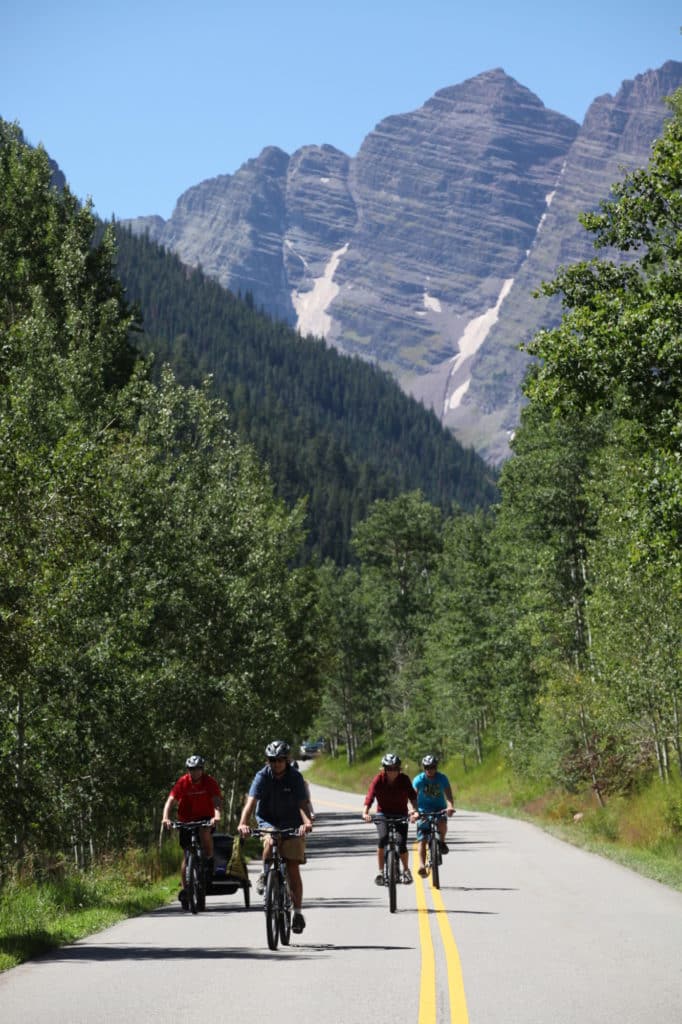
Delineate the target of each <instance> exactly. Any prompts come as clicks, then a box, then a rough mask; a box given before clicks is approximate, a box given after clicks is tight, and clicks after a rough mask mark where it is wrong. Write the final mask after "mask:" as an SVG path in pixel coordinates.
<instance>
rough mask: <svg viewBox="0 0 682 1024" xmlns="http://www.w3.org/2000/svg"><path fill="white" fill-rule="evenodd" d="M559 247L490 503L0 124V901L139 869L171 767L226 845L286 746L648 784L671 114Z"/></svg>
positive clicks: (653, 733)
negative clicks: (42, 881) (257, 784)
mask: <svg viewBox="0 0 682 1024" xmlns="http://www.w3.org/2000/svg"><path fill="white" fill-rule="evenodd" d="M582 220H583V224H584V227H585V230H586V231H588V232H590V234H591V236H592V237H593V239H594V243H595V256H594V258H593V259H592V260H589V261H587V262H584V263H580V264H576V265H572V266H568V267H558V268H556V274H555V277H554V279H553V280H552V281H550V282H548V283H547V284H546V285H545V286H544V288H545V289H546V291H547V292H548V294H555V295H558V296H560V297H561V300H562V303H563V310H564V313H563V317H562V320H561V322H560V324H559V325H558V326H557V327H555V328H553V329H551V330H549V329H548V330H546V331H542V332H540V334H538V335H537V336H536V338H534V339H533V341H532V342H531V343H530V344H529V346H528V349H529V352H530V354H531V355H532V356H534V357H535V361H534V363H533V367H532V369H531V371H530V372H529V374H528V377H527V379H526V382H525V386H524V387H525V395H526V398H527V403H526V407H525V409H524V413H523V419H522V422H521V424H520V426H519V429H518V431H517V432H516V435H515V439H514V442H513V454H512V456H511V458H510V459H509V460H508V461H507V463H506V464H505V465H504V467H503V469H502V471H501V473H500V475H499V479H493V478H492V475H491V474H490V472H488V471H485V470H484V467H482V466H481V465H480V464H479V462H478V460H476V459H475V457H474V456H473V455H472V454H467V453H462V452H461V450H460V449H459V448H458V446H456V445H455V444H450V442H449V441H445V440H444V439H443V438H442V437H441V435H440V433H439V428H438V427H437V424H436V423H434V422H433V420H432V418H431V417H430V414H426V413H425V412H423V411H421V412H418V411H415V407H414V403H410V402H409V401H408V400H404V399H401V398H400V397H399V396H398V394H397V392H396V389H395V388H394V387H393V385H392V383H391V382H390V381H389V380H388V379H387V378H385V377H384V376H383V375H382V374H379V373H378V372H377V371H375V370H373V369H372V368H371V367H370V368H367V367H365V366H363V365H362V364H360V363H357V362H354V361H352V360H347V359H345V358H344V357H341V356H339V355H338V354H336V353H334V352H331V351H329V350H327V349H326V348H325V347H324V346H323V345H322V344H321V343H320V342H317V341H314V340H313V339H301V338H299V337H298V336H297V335H295V334H292V332H291V331H290V330H289V329H287V328H285V327H283V326H282V325H278V324H273V323H270V322H269V321H267V318H265V317H263V316H262V315H261V314H260V313H258V312H257V311H255V310H254V309H253V305H252V303H250V302H249V299H248V296H247V297H245V298H240V297H234V296H229V295H227V294H226V293H224V292H223V291H221V290H220V289H219V288H218V286H217V285H214V284H213V283H211V282H209V281H207V280H206V279H205V278H204V276H203V275H202V274H201V273H200V271H188V270H186V269H184V268H182V267H181V266H180V265H179V264H178V263H177V261H175V260H173V259H171V258H170V257H168V255H167V254H166V253H164V252H163V251H161V250H158V249H155V248H154V247H152V246H150V245H149V243H148V242H146V241H145V240H140V239H138V240H136V239H133V238H132V237H130V236H129V235H127V234H126V233H125V232H121V231H120V230H119V229H118V228H117V227H116V225H104V226H102V225H100V224H98V223H97V221H96V219H95V217H94V216H93V213H92V211H91V209H90V208H89V207H88V206H87V205H86V206H85V207H84V206H82V205H81V204H80V203H79V202H78V201H77V200H76V198H75V197H74V196H73V195H72V193H71V192H70V190H69V188H68V187H63V188H59V187H56V186H55V184H54V183H53V180H52V177H51V169H50V163H49V159H48V156H47V154H46V153H45V152H44V150H42V149H41V148H38V149H32V148H30V147H28V146H27V145H26V144H25V143H24V141H23V138H22V135H21V131H20V129H19V127H18V126H17V125H10V124H7V123H5V122H0V566H1V572H0V751H1V755H2V756H1V757H0V783H1V784H0V855H1V859H0V864H1V865H2V868H1V869H0V870H1V871H2V873H3V874H2V880H3V881H4V880H5V878H6V877H7V875H8V874H9V873H11V871H12V870H13V868H14V866H15V865H16V864H18V863H22V864H23V865H24V866H26V865H31V866H32V870H33V871H34V872H35V874H36V875H38V876H39V875H40V873H41V872H44V871H47V870H48V868H49V866H50V865H51V864H54V863H55V862H56V861H57V860H58V859H59V858H64V857H67V856H68V857H70V858H72V859H74V858H75V860H76V862H77V863H78V865H79V866H83V865H87V864H88V863H89V862H90V861H91V860H92V859H93V858H96V857H97V856H98V855H99V854H100V853H103V852H108V851H112V850H115V849H117V848H120V847H121V846H125V845H126V844H128V843H131V842H138V843H149V842H151V841H152V840H153V838H154V837H155V835H156V834H157V832H158V825H159V820H160V814H161V808H162V806H163V801H164V798H165V796H166V794H167V792H168V789H169V787H170V785H171V784H172V783H173V781H174V780H175V778H176V777H177V776H178V774H180V772H181V771H182V766H183V764H184V760H185V757H186V756H187V754H188V753H190V752H194V751H199V752H201V753H202V754H203V755H204V756H205V757H206V758H207V760H208V763H209V766H210V770H211V773H212V774H214V775H215V776H216V777H217V778H218V779H219V781H220V783H221V785H222V787H223V790H224V793H225V797H226V808H227V812H226V818H227V823H228V825H230V824H232V825H233V823H234V814H235V811H236V810H237V809H238V807H239V806H240V805H241V802H242V800H243V795H244V792H245V787H246V785H247V783H248V781H249V779H250V778H251V776H252V774H253V771H254V770H255V769H256V768H257V767H259V765H260V764H261V763H262V759H263V748H264V746H265V744H266V743H267V742H268V741H269V740H271V739H273V738H274V737H275V736H281V737H284V738H287V739H289V740H291V741H295V740H297V739H301V738H302V737H303V736H304V735H305V734H307V733H308V732H309V730H314V731H315V733H316V734H319V735H324V736H325V737H326V738H327V739H328V741H329V744H330V747H331V750H332V753H333V754H336V755H338V756H343V757H345V758H347V759H348V760H350V761H352V760H353V759H354V758H355V757H356V756H357V754H358V752H359V751H360V750H361V749H362V748H364V747H365V746H366V745H367V744H370V743H372V742H374V741H376V740H377V739H378V738H381V740H382V742H383V743H385V745H386V747H387V748H388V747H394V748H395V749H398V750H399V751H400V753H401V754H402V756H403V757H405V758H410V759H411V760H412V761H413V762H415V761H416V760H417V759H418V758H420V757H421V756H422V754H423V753H424V752H425V750H426V749H430V750H432V751H433V752H435V753H437V754H439V755H440V756H441V757H443V758H447V759H453V758H462V759H463V760H464V761H465V762H476V761H481V760H482V759H483V758H484V757H485V755H486V752H487V751H489V750H491V749H492V748H495V749H502V750H503V751H504V752H505V756H506V758H507V760H508V762H509V764H510V766H511V767H512V769H513V770H514V771H515V772H516V773H518V775H519V776H521V777H526V778H534V779H537V778H541V779H543V780H548V782H549V783H551V784H552V785H556V786H558V787H562V788H563V789H564V790H566V791H567V792H577V791H582V790H587V791H589V792H590V793H591V794H592V795H593V798H594V800H595V802H596V803H597V804H599V805H606V804H608V802H609V801H610V800H612V799H613V798H614V797H616V796H618V795H621V794H626V793H629V792H633V791H634V790H636V789H637V787H639V786H641V785H642V784H643V783H644V782H646V781H648V780H649V779H651V778H656V777H658V778H660V779H661V780H662V782H663V783H666V782H668V781H670V780H672V779H674V778H676V779H679V777H680V773H681V772H682V726H681V722H680V715H681V712H682V648H681V645H680V640H679V638H680V635H681V633H682V543H681V541H682V93H680V94H676V95H675V97H673V98H672V100H671V117H670V118H669V120H668V121H667V123H666V126H665V129H664V132H663V134H662V136H661V138H660V139H659V140H658V141H657V142H656V144H655V146H654V147H653V149H652V155H651V160H650V162H649V164H648V166H647V167H645V168H642V169H640V170H638V171H636V172H634V173H632V174H630V175H628V176H627V177H626V178H625V179H624V180H623V182H622V183H620V184H618V185H615V186H614V188H613V191H612V195H611V197H610V199H609V200H608V201H607V202H605V203H604V204H603V205H602V207H601V209H600V210H599V211H598V212H593V213H589V214H585V215H584V216H583V218H582ZM621 254H627V259H621V258H620V255H621ZM154 267H157V268H158V275H159V280H158V283H155V277H154V275H155V273H156V271H155V270H154ZM173 292H175V293H176V295H175V297H177V298H178V299H179V300H180V301H177V302H176V301H175V298H174V296H173V294H172V293H173ZM166 301H167V302H168V305H167V306H166ZM204 303H205V304H206V311H205V312H204V311H203V310H204ZM152 353H154V356H155V358H154V359H153V360H152V359H151V354H152ZM299 355H301V357H302V359H301V363H300V364H299V363H298V362H297V357H298V356H299ZM240 367H243V370H244V372H243V375H242V373H241V372H240ZM337 372H338V376H337ZM207 374H210V375H212V376H209V377H208V379H206V380H204V376H205V375H207ZM353 417H355V422H353ZM420 417H421V418H420ZM420 446H421V447H420ZM450 452H452V453H453V454H450ZM450 459H452V460H454V461H452V462H450V461H449V460H450ZM429 462H430V464H427V463H429ZM420 463H421V465H420ZM455 467H458V468H457V469H456V468H455ZM467 467H469V468H467ZM469 469H471V472H469ZM337 474H338V480H337ZM422 474H425V475H422ZM313 483H314V486H315V493H314V494H313V491H312V486H313ZM356 484H357V488H356ZM334 487H336V491H335V490H334ZM325 495H328V496H329V497H328V499H327V500H328V501H329V506H328V511H327V513H325V509H324V501H325ZM332 495H333V497H332ZM339 522H341V523H342V526H341V527H340V532H339V533H338V535H337V534H336V533H335V530H336V526H334V525H333V524H338V523H339ZM670 789H671V791H672V790H673V787H670ZM677 791H678V790H676V792H677ZM669 817H670V822H671V828H672V829H673V830H677V835H678V836H679V834H682V807H679V806H677V805H676V804H675V802H674V798H672V797H671V801H670V816H669Z"/></svg>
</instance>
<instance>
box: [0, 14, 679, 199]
mask: <svg viewBox="0 0 682 1024" xmlns="http://www.w3.org/2000/svg"><path fill="white" fill-rule="evenodd" d="M681 25H682V4H680V2H679V0H653V3H643V2H642V0H637V2H635V0H572V2H571V3H568V2H567V0H563V2H562V3H556V2H552V0H549V2H548V0H521V2H519V3H510V2H501V0H487V2H486V3H481V2H478V3H471V2H466V3H464V2H460V0H409V2H408V0H392V2H389V0H343V2H342V3H341V2H338V0H337V3H332V2H330V0H194V2H184V3H179V2H177V0H163V2H161V0H109V2H105V0H2V4H1V5H0V53H1V60H0V116H1V117H3V118H5V119H6V120H9V121H15V120H16V121H18V122H19V123H20V125H21V127H22V128H23V130H24V133H25V135H26V137H27V139H28V140H29V142H31V143H34V144H37V143H39V142H42V143H43V145H44V146H45V147H46V148H47V150H48V152H49V153H50V155H51V156H52V157H53V158H54V159H55V160H56V161H57V162H58V163H59V165H60V167H61V168H62V170H63V172H64V173H65V175H66V177H67V179H68V181H69V184H70V186H71V188H72V190H73V191H74V192H75V194H76V195H77V196H79V197H80V198H81V199H84V198H86V197H87V196H91V197H92V199H93V202H94V205H95V209H96V210H97V212H98V213H99V214H100V215H101V216H103V217H109V216H111V214H112V213H113V214H115V215H116V216H117V217H118V218H119V219H120V218H124V217H133V216H138V215H142V214H151V213H158V214H160V215H161V216H163V217H168V216H170V214H171V212H172V209H173V206H174V204H175V201H176V199H177V198H178V197H179V196H180V195H181V193H182V192H184V191H185V189H187V188H189V187H190V186H192V185H195V184H197V183H198V182H200V181H203V180H204V179H206V178H210V177H213V176H214V175H217V174H231V173H233V172H234V171H235V170H237V168H238V167H239V166H240V165H241V164H242V163H243V162H244V161H245V160H248V159H249V158H250V157H254V156H257V155H258V154H259V153H260V151H261V150H262V149H263V148H264V147H265V146H268V145H277V146H281V148H282V149H284V150H286V152H288V153H292V152H294V150H296V149H297V148H298V147H299V146H302V145H307V144H316V143H330V144H331V145H334V146H337V147H338V148H339V149H342V150H343V151H344V152H346V153H348V154H349V155H351V156H352V155H354V154H355V153H357V150H358V148H359V146H360V144H361V142H362V140H363V138H364V137H365V135H366V134H367V133H368V132H370V131H371V130H372V129H373V128H374V126H375V125H376V124H377V123H378V122H379V121H380V120H381V119H382V118H384V117H387V116H389V115H390V114H399V113H404V112H406V111H409V110H415V109H416V108H418V107H420V106H421V105H422V104H423V103H424V102H426V100H427V99H429V97H430V96H432V95H433V94H434V93H435V92H436V91H437V90H438V89H442V88H446V87H447V86H450V85H455V84H457V83H459V82H462V81H464V80H465V79H467V78H470V77H472V76H474V75H477V74H480V73H481V72H482V71H487V70H489V69H490V68H495V67H502V68H504V70H505V71H506V72H507V74H509V75H511V76H512V77H513V78H515V79H517V80H518V81H519V82H520V83H521V84H522V85H524V86H526V87H527V88H529V89H531V90H532V91H533V92H534V93H536V94H537V95H538V96H539V97H540V99H541V100H542V102H543V103H544V104H545V106H547V107H550V108H552V109H554V110H558V111H560V112H561V113H563V114H567V115H568V116H570V117H573V118H574V119H575V120H577V121H582V119H583V117H584V115H585V112H586V110H587V108H588V106H589V104H590V103H591V102H592V100H593V99H595V97H597V96H600V95H602V94H603V93H612V94H613V93H615V92H617V90H618V88H619V87H620V84H621V82H622V81H623V80H625V79H628V78H634V77H635V75H638V74H641V73H642V72H644V71H647V70H648V69H650V68H657V67H660V66H661V64H663V63H664V62H665V61H666V60H671V59H672V60H682V36H681V35H680V26H681Z"/></svg>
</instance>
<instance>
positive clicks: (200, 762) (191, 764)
mask: <svg viewBox="0 0 682 1024" xmlns="http://www.w3.org/2000/svg"><path fill="white" fill-rule="evenodd" d="M205 763H206V762H205V761H204V759H203V757H200V756H199V754H190V756H189V757H188V758H187V760H186V761H185V767H186V768H203V767H204V765H205Z"/></svg>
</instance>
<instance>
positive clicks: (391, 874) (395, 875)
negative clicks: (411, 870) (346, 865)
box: [383, 814, 410, 914]
mask: <svg viewBox="0 0 682 1024" xmlns="http://www.w3.org/2000/svg"><path fill="white" fill-rule="evenodd" d="M383 818H384V820H385V822H386V828H387V831H388V837H387V839H386V846H385V847H384V885H385V886H386V887H387V888H388V907H389V910H390V912H391V913H392V914H395V912H396V910H397V909H398V884H399V882H400V832H399V831H398V827H397V826H398V825H403V824H405V822H409V820H410V819H409V818H408V817H394V816H392V817H391V816H388V815H386V814H384V815H383Z"/></svg>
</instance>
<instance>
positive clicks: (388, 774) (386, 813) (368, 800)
mask: <svg viewBox="0 0 682 1024" xmlns="http://www.w3.org/2000/svg"><path fill="white" fill-rule="evenodd" d="M381 768H382V770H381V771H380V772H379V774H378V775H375V776H374V778H373V779H372V781H371V783H370V786H369V789H368V790H367V796H366V797H365V806H364V807H363V809H362V820H363V821H371V820H372V817H371V815H370V813H369V809H370V807H371V806H372V804H373V803H374V801H375V800H376V802H377V813H376V814H375V816H374V824H375V825H376V829H377V836H378V846H377V862H378V865H379V874H378V875H377V876H376V878H375V879H374V881H375V883H376V884H377V885H383V884H384V849H385V847H386V840H387V839H388V827H387V825H386V818H407V816H408V811H407V805H408V802H409V803H410V804H411V805H412V815H411V816H410V817H411V818H412V820H413V821H414V820H415V819H416V817H417V793H416V790H415V789H414V787H413V785H412V783H411V782H410V779H409V776H407V775H406V774H405V773H404V772H401V770H400V758H399V757H398V755H397V754H385V755H384V757H382V759H381ZM397 828H398V832H399V833H400V862H401V864H402V867H403V878H402V880H403V882H405V883H406V884H408V883H409V882H411V881H412V875H411V873H410V869H409V867H408V866H407V862H408V859H409V854H408V852H407V829H408V822H407V821H401V822H399V823H398V825H397Z"/></svg>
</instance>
